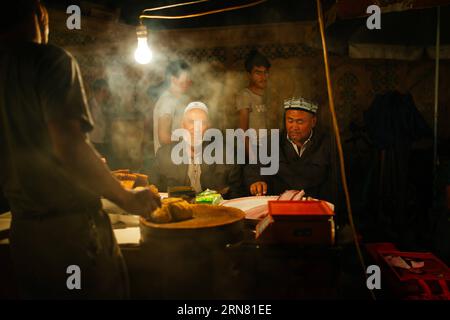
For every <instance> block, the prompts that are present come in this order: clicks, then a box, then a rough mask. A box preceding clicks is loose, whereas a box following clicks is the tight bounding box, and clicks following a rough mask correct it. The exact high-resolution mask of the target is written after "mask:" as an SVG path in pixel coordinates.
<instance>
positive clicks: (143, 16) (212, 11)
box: [139, 0, 267, 20]
mask: <svg viewBox="0 0 450 320" xmlns="http://www.w3.org/2000/svg"><path fill="white" fill-rule="evenodd" d="M206 1H208V0H199V1H191V2H185V3H178V4H174V5H170V6H164V7H159V8H150V9H145V10H143V12H150V11H156V10H161V9H167V8H173V7H178V6H185V5H189V4H196V3H200V2H206ZM266 1H267V0H257V1H253V2H251V3H247V4H242V5H238V6H231V7H227V8H222V9H216V10H210V11H204V12H198V13H192V14H187V15H181V16H165V15H149V14H141V15H140V16H139V19H140V20H142V19H187V18H195V17H201V16H206V15H210V14H215V13H221V12H227V11H232V10H238V9H244V8H249V7H253V6H256V5H258V4H260V3H263V2H266Z"/></svg>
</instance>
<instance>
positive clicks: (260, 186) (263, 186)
mask: <svg viewBox="0 0 450 320" xmlns="http://www.w3.org/2000/svg"><path fill="white" fill-rule="evenodd" d="M250 193H251V194H252V195H254V196H263V195H265V194H266V193H267V183H265V182H264V181H258V182H255V183H253V184H252V185H251V186H250Z"/></svg>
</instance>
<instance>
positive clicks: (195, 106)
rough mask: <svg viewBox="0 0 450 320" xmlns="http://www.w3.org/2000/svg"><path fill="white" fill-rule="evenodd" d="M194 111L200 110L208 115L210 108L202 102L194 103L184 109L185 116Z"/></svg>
mask: <svg viewBox="0 0 450 320" xmlns="http://www.w3.org/2000/svg"><path fill="white" fill-rule="evenodd" d="M193 109H200V110H203V111H205V112H206V114H208V107H207V106H206V104H204V103H203V102H200V101H194V102H191V103H189V104H188V105H187V107H186V108H185V109H184V114H186V112H188V111H191V110H193Z"/></svg>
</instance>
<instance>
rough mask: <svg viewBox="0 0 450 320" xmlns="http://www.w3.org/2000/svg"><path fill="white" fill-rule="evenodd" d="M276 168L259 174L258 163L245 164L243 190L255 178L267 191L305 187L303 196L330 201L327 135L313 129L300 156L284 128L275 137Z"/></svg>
mask: <svg viewBox="0 0 450 320" xmlns="http://www.w3.org/2000/svg"><path fill="white" fill-rule="evenodd" d="M279 146H280V148H279V151H280V153H279V160H280V161H279V170H278V173H276V174H275V175H271V176H268V175H261V174H260V168H261V165H259V164H255V165H246V166H245V168H244V177H245V184H246V187H247V190H249V188H250V185H251V184H252V183H254V182H257V181H265V182H266V183H267V185H268V194H281V193H283V192H284V191H286V190H302V189H303V190H305V193H306V195H307V196H311V197H314V198H318V199H323V200H327V201H331V202H333V201H334V195H333V188H334V185H333V181H334V180H335V179H334V177H333V176H334V172H333V163H332V153H331V144H330V138H329V137H328V136H326V135H324V134H322V133H320V132H319V131H314V133H313V135H312V137H311V140H310V141H309V142H308V145H307V146H306V147H305V150H304V152H303V154H302V156H301V157H300V156H299V155H298V154H297V152H296V151H295V149H294V147H293V146H292V144H291V143H290V142H289V140H288V139H287V135H286V132H282V133H281V134H280V139H279Z"/></svg>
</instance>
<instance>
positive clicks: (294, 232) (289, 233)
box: [256, 200, 335, 245]
mask: <svg viewBox="0 0 450 320" xmlns="http://www.w3.org/2000/svg"><path fill="white" fill-rule="evenodd" d="M268 205H269V214H268V216H267V217H266V218H264V219H263V220H262V221H261V222H260V223H258V225H257V226H256V238H259V239H260V240H261V241H262V242H264V243H286V244H302V245H303V244H304V245H333V244H334V236H335V228H334V212H333V211H332V210H331V208H330V207H329V206H328V205H327V203H326V202H325V201H320V200H319V201H317V200H312V201H292V200H288V201H284V200H275V201H269V202H268Z"/></svg>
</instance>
